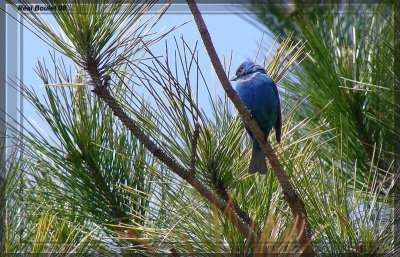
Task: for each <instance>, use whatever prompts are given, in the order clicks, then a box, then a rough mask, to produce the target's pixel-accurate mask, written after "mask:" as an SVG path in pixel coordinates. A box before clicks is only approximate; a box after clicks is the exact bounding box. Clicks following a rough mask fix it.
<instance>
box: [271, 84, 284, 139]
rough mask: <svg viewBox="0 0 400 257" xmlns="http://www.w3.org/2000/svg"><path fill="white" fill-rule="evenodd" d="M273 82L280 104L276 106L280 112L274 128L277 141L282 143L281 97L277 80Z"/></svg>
mask: <svg viewBox="0 0 400 257" xmlns="http://www.w3.org/2000/svg"><path fill="white" fill-rule="evenodd" d="M272 84H273V86H272V88H273V89H274V93H275V96H276V99H278V105H277V106H276V108H277V110H276V111H277V113H278V117H277V119H276V123H275V125H274V128H275V135H276V141H278V143H280V142H281V133H282V112H281V100H280V99H279V93H278V87H277V86H276V84H275V82H272Z"/></svg>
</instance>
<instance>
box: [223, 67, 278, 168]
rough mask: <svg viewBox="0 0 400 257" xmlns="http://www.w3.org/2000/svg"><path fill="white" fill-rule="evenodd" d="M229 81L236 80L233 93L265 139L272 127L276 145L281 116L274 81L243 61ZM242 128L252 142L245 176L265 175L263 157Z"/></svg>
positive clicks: (258, 146) (259, 149) (260, 68)
mask: <svg viewBox="0 0 400 257" xmlns="http://www.w3.org/2000/svg"><path fill="white" fill-rule="evenodd" d="M231 81H238V82H237V85H236V88H235V90H236V92H237V94H238V96H239V98H240V100H242V102H243V104H244V105H245V106H246V107H247V109H249V111H250V113H251V115H252V116H253V118H254V119H255V121H256V122H257V124H258V126H259V127H260V129H261V130H262V131H263V132H264V133H265V136H268V135H269V132H270V131H271V129H272V127H274V128H275V132H276V140H277V141H278V143H280V141H281V128H282V117H281V104H280V100H279V94H278V89H277V87H276V85H275V83H274V81H273V80H272V79H271V78H270V77H269V76H268V75H267V74H266V73H265V69H264V68H263V67H261V66H260V65H257V64H255V63H253V62H250V61H245V62H243V63H242V64H241V65H240V66H239V68H238V69H237V70H236V74H235V75H234V76H233V77H232V78H231ZM245 128H246V130H247V132H248V133H249V135H250V137H251V139H252V140H253V153H252V156H251V160H250V166H249V173H251V174H252V173H256V172H259V173H261V174H266V173H267V165H266V162H265V155H264V153H263V151H262V149H261V147H260V145H259V144H258V142H257V140H256V139H255V138H254V136H253V135H252V133H251V131H250V129H249V127H248V126H247V124H245Z"/></svg>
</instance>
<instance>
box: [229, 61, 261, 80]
mask: <svg viewBox="0 0 400 257" xmlns="http://www.w3.org/2000/svg"><path fill="white" fill-rule="evenodd" d="M255 72H265V70H264V68H263V67H261V66H260V65H258V64H255V63H254V62H251V61H245V62H243V63H242V64H240V65H239V67H238V68H237V70H236V73H235V75H234V76H233V77H232V78H231V79H230V80H231V81H235V80H238V79H240V78H241V77H244V76H246V75H249V74H252V73H255Z"/></svg>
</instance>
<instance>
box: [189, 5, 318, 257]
mask: <svg viewBox="0 0 400 257" xmlns="http://www.w3.org/2000/svg"><path fill="white" fill-rule="evenodd" d="M186 2H187V4H188V5H189V8H190V11H191V12H192V14H193V17H194V20H195V22H196V25H197V28H198V30H199V32H200V35H201V37H202V39H203V43H204V45H205V47H206V49H207V52H208V55H209V57H210V59H211V62H212V64H213V66H214V69H215V72H216V73H217V76H218V78H219V80H220V82H221V84H222V86H223V88H224V90H225V92H226V94H227V95H228V97H229V98H230V99H231V101H232V102H233V104H234V105H235V107H236V108H237V109H238V111H239V113H240V115H241V116H242V117H243V119H244V121H245V122H246V124H247V125H248V126H249V128H250V130H251V132H252V133H253V135H254V136H255V138H256V140H257V141H258V142H259V143H260V146H261V148H262V149H263V151H264V153H265V154H266V156H267V158H268V160H269V162H270V164H271V166H272V168H273V169H274V172H275V175H276V176H277V178H278V181H279V184H280V185H281V187H282V192H283V194H284V197H285V200H286V201H287V203H288V204H289V207H290V209H291V212H292V214H293V217H294V220H296V219H297V220H298V222H296V229H297V232H298V233H299V241H300V244H301V248H302V249H304V253H307V254H308V256H311V255H313V253H314V251H313V250H312V248H311V246H310V243H311V238H312V234H311V228H310V225H309V223H308V221H307V213H306V210H305V208H304V203H303V201H302V200H301V199H300V198H299V196H298V194H297V192H296V190H295V189H294V187H293V185H292V183H291V182H290V180H289V177H288V176H287V175H286V173H285V171H284V170H283V168H282V165H281V164H280V162H279V160H278V157H277V156H276V154H275V152H274V150H273V149H272V147H271V145H270V144H269V143H268V141H267V138H266V137H265V135H264V133H263V132H262V131H261V130H260V128H259V127H258V125H257V123H256V121H255V120H254V119H253V118H252V116H251V114H250V112H249V111H248V110H247V109H246V107H245V106H244V105H243V103H242V102H241V101H240V99H239V97H238V95H237V94H236V91H235V90H234V89H233V88H232V85H231V83H230V82H229V79H228V77H227V76H226V74H225V71H224V69H223V66H222V64H221V61H220V59H219V58H218V55H217V52H216V50H215V48H214V45H213V43H212V40H211V36H210V34H209V32H208V29H207V26H206V24H205V22H204V20H203V17H202V16H201V13H200V11H199V9H198V7H197V4H196V1H194V0H186ZM310 254H311V255H310Z"/></svg>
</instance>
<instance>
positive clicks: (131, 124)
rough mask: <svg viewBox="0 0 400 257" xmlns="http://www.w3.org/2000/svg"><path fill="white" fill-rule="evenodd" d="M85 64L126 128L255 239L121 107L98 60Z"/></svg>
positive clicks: (101, 95) (98, 92)
mask: <svg viewBox="0 0 400 257" xmlns="http://www.w3.org/2000/svg"><path fill="white" fill-rule="evenodd" d="M85 66H86V67H85V68H86V70H87V71H88V73H89V76H90V78H91V81H92V83H93V86H94V89H93V90H92V91H93V92H94V93H95V94H96V95H97V96H98V97H99V98H100V99H101V100H102V101H104V102H105V103H106V104H107V105H108V107H109V108H110V109H111V110H112V112H113V114H114V115H115V116H116V117H118V118H119V120H120V121H121V122H122V124H123V125H124V126H125V127H126V128H128V129H129V131H130V132H131V133H132V135H133V136H134V137H136V138H137V139H138V140H139V142H140V143H141V144H143V146H144V147H145V148H146V149H147V150H148V151H149V152H151V153H152V154H153V155H154V156H155V157H156V158H158V159H159V160H160V161H161V162H162V163H163V164H165V165H166V166H167V167H168V168H169V169H170V170H171V171H173V172H174V173H175V174H177V175H178V176H179V177H181V178H182V179H184V180H185V181H187V182H188V183H189V184H190V185H191V186H193V187H194V188H195V189H196V190H197V191H198V192H199V193H200V194H201V195H202V196H203V197H205V198H206V199H207V200H208V201H209V202H210V203H211V204H213V205H214V206H216V207H217V208H218V209H219V210H220V211H221V212H222V213H223V214H224V215H226V217H227V218H228V219H229V220H230V221H231V223H232V224H233V225H234V226H235V227H236V228H237V229H238V230H239V231H240V232H241V233H242V234H243V235H244V236H245V237H246V238H249V242H253V241H255V239H256V235H255V234H254V233H253V231H252V230H251V229H250V228H249V226H247V224H245V223H243V221H242V220H241V219H240V218H239V217H238V215H237V214H236V213H235V211H234V210H233V208H232V207H231V206H230V205H229V204H227V203H226V202H225V201H224V200H222V199H221V198H220V197H219V196H218V195H216V194H215V193H213V192H212V191H211V190H209V189H208V188H207V187H206V186H205V185H204V184H203V183H202V182H201V181H200V180H198V179H197V178H196V177H195V176H193V175H192V174H191V173H190V171H188V170H186V169H185V168H184V167H182V166H181V165H179V164H178V163H177V162H176V161H175V160H174V159H172V158H170V157H169V156H168V155H167V154H166V153H165V152H164V151H163V150H162V149H161V148H159V147H158V146H157V145H156V144H155V143H154V142H153V141H152V140H151V139H150V138H149V137H148V136H147V135H146V134H145V133H144V132H143V131H142V130H141V128H140V127H139V126H138V125H137V124H136V122H135V121H134V120H133V119H131V118H130V117H129V116H128V115H127V114H126V112H125V111H124V110H123V109H122V108H121V106H120V105H119V104H118V102H117V101H116V100H115V98H114V97H112V96H111V94H110V92H109V89H108V88H107V87H106V86H105V84H102V81H101V77H100V73H99V70H98V66H97V64H96V62H91V61H90V60H88V62H87V63H86V65H85Z"/></svg>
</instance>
